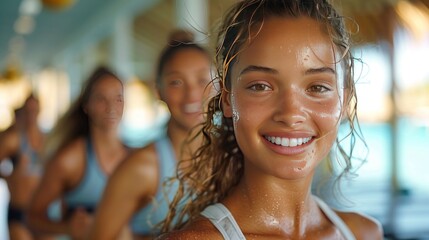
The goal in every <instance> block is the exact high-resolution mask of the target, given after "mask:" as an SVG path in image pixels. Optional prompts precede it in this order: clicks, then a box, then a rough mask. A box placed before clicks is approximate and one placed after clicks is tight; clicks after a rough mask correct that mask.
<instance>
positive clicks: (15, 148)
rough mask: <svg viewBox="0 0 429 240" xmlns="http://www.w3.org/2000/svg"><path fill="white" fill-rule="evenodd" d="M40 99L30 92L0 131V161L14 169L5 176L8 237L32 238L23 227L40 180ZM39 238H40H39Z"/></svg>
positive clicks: (21, 239)
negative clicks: (7, 163) (7, 196)
mask: <svg viewBox="0 0 429 240" xmlns="http://www.w3.org/2000/svg"><path fill="white" fill-rule="evenodd" d="M39 107H40V106H39V101H38V99H37V98H36V97H35V96H34V95H30V96H29V97H28V98H27V99H26V100H25V102H24V105H23V106H22V107H21V108H19V109H17V110H15V122H14V124H13V125H12V126H10V127H9V128H8V129H7V130H5V131H4V132H2V133H1V134H0V161H4V162H3V163H6V161H7V159H9V160H10V162H11V164H12V166H13V169H11V170H12V171H11V173H10V175H7V176H1V177H3V178H5V180H6V183H7V185H8V188H9V193H10V203H9V206H8V213H7V221H8V227H9V238H10V239H11V240H15V239H16V240H26V239H35V236H33V235H32V233H31V231H30V230H29V229H28V227H27V226H26V219H25V211H26V210H27V208H28V205H29V203H30V199H31V196H32V194H33V193H34V191H35V189H36V188H37V185H38V184H39V181H40V174H41V158H40V156H41V151H42V147H43V143H44V139H45V136H44V134H43V133H42V131H41V130H40V128H39V126H38V123H37V117H38V115H39ZM38 239H40V238H38Z"/></svg>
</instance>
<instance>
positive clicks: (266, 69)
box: [239, 65, 279, 76]
mask: <svg viewBox="0 0 429 240" xmlns="http://www.w3.org/2000/svg"><path fill="white" fill-rule="evenodd" d="M248 72H264V73H270V74H278V73H279V72H278V71H277V70H276V69H274V68H269V67H264V66H256V65H249V66H247V67H246V68H244V69H243V70H241V72H240V74H239V76H241V75H243V74H245V73H248Z"/></svg>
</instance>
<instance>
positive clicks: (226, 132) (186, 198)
mask: <svg viewBox="0 0 429 240" xmlns="http://www.w3.org/2000/svg"><path fill="white" fill-rule="evenodd" d="M273 16H275V17H288V18H296V17H299V16H307V17H310V18H312V19H314V20H316V21H318V22H320V23H322V24H323V25H324V26H325V27H326V31H327V34H329V35H330V37H331V39H332V43H333V45H334V46H335V48H336V50H337V51H338V52H340V53H342V58H341V64H342V66H343V68H344V69H345V71H344V81H345V87H346V88H347V93H348V94H347V96H348V98H347V99H346V101H347V104H348V107H349V111H347V116H346V121H348V122H349V124H350V126H351V129H352V130H351V132H350V135H351V137H352V138H354V136H355V133H356V132H355V130H354V129H355V128H354V126H353V124H354V122H355V118H356V91H355V87H354V81H353V60H354V59H353V57H352V54H351V52H350V45H349V35H348V32H347V31H346V29H345V25H344V20H343V18H342V17H340V16H339V15H338V13H337V12H336V11H335V9H334V8H333V7H332V6H331V5H330V4H329V3H328V2H327V1H326V0H311V1H306V0H288V1H286V0H284V1H283V0H247V1H239V2H238V3H236V4H235V5H234V6H233V7H232V8H231V9H230V11H229V12H228V13H227V15H226V18H225V20H224V22H223V25H222V26H221V28H220V31H219V34H218V39H217V44H218V45H217V51H216V53H217V54H216V59H215V60H216V62H215V63H216V66H217V74H218V75H217V76H218V79H216V80H217V82H219V86H220V88H221V90H222V89H224V90H225V91H226V92H228V91H230V90H231V74H230V72H231V71H230V70H231V68H232V66H233V65H234V63H235V61H236V57H237V55H238V54H239V53H240V51H241V50H242V48H243V45H245V44H247V43H248V42H249V41H251V39H252V38H253V37H254V35H251V34H254V32H258V31H253V30H254V29H255V27H256V28H261V27H262V25H263V22H264V20H265V19H267V18H269V17H273ZM256 34H257V33H256ZM222 92H224V91H219V92H218V93H217V95H216V96H214V97H213V98H212V99H211V100H210V102H209V106H208V111H207V117H206V121H205V122H204V123H203V127H202V131H200V133H199V134H202V135H203V139H204V140H203V143H202V146H201V147H200V148H199V149H198V150H197V151H196V152H195V153H194V154H193V157H192V158H191V159H187V160H183V161H181V162H180V163H179V167H178V169H179V170H178V172H177V179H176V180H177V181H179V190H178V192H177V194H176V196H175V198H174V199H173V201H172V202H171V204H170V212H169V214H168V216H167V218H166V220H165V221H164V222H163V226H162V231H169V230H171V229H178V228H181V227H182V226H183V225H184V224H186V222H187V221H188V220H189V219H194V218H196V217H198V216H199V214H200V212H201V211H202V210H203V209H204V208H205V207H207V206H208V205H211V204H213V203H216V202H219V201H221V200H222V199H224V198H225V197H226V196H227V195H228V193H229V191H230V190H231V188H232V187H234V186H235V185H237V184H238V182H239V181H240V179H241V177H242V175H243V171H244V168H243V166H244V165H243V159H244V157H243V154H242V152H241V150H240V148H239V147H238V145H237V142H236V140H235V136H234V131H233V125H232V119H231V118H226V117H224V116H223V114H222V106H221V104H220V102H221V98H222ZM219 122H221V124H219ZM339 142H340V140H338V139H337V143H338V149H339V152H340V155H341V156H340V157H342V160H343V161H344V162H345V164H346V167H345V171H346V172H347V171H349V170H350V168H351V152H352V149H353V146H352V148H351V150H350V152H346V151H345V150H344V149H343V148H342V147H341V146H340V144H339ZM352 142H353V144H354V141H352Z"/></svg>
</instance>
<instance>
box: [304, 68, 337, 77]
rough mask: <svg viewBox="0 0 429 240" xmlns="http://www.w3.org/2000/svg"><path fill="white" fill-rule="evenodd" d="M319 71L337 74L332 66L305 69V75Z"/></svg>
mask: <svg viewBox="0 0 429 240" xmlns="http://www.w3.org/2000/svg"><path fill="white" fill-rule="evenodd" d="M317 73H332V74H336V72H335V70H334V69H332V68H330V67H321V68H309V69H307V70H305V72H304V74H305V75H309V74H317Z"/></svg>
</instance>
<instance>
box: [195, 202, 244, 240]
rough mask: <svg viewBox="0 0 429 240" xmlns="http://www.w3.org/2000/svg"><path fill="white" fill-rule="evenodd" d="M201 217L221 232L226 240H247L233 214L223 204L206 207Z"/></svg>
mask: <svg viewBox="0 0 429 240" xmlns="http://www.w3.org/2000/svg"><path fill="white" fill-rule="evenodd" d="M201 215H203V216H204V217H206V218H207V219H208V220H210V222H211V223H212V224H213V225H214V226H215V227H216V228H217V229H218V230H219V232H220V233H221V234H222V236H223V238H224V239H225V240H245V239H246V238H245V237H244V234H243V232H242V231H241V229H240V227H239V226H238V224H237V222H236V221H235V219H234V217H233V216H232V214H231V212H230V211H229V210H228V208H226V207H225V206H224V205H223V204H221V203H216V204H214V205H211V206H208V207H206V208H205V209H204V210H203V211H202V212H201Z"/></svg>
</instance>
